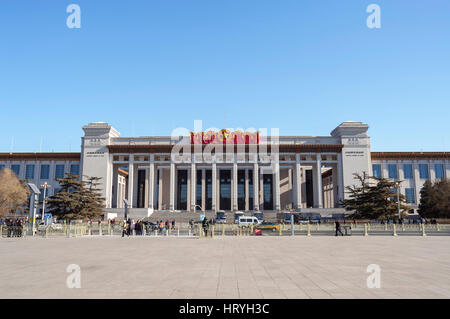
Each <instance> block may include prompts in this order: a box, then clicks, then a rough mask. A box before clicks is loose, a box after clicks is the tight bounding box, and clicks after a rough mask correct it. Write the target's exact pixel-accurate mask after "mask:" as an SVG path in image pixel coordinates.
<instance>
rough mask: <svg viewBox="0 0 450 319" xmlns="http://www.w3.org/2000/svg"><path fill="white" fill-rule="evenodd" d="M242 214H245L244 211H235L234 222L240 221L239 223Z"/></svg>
mask: <svg viewBox="0 0 450 319" xmlns="http://www.w3.org/2000/svg"><path fill="white" fill-rule="evenodd" d="M241 216H244V213H243V212H236V213H234V223H235V224H238V223H239V218H240V217H241Z"/></svg>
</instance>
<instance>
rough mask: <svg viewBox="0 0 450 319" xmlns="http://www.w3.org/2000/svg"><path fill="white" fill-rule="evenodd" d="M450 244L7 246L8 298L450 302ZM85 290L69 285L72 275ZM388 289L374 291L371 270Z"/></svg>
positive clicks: (404, 240)
mask: <svg viewBox="0 0 450 319" xmlns="http://www.w3.org/2000/svg"><path fill="white" fill-rule="evenodd" d="M449 247H450V237H446V236H439V237H419V236H417V237H412V236H407V237H392V236H373V237H370V236H369V237H338V238H335V237H322V236H317V237H315V236H313V237H224V238H220V237H216V238H214V239H210V238H208V239H205V238H203V239H198V238H181V237H180V238H176V237H174V238H170V237H169V238H164V237H156V238H155V237H145V238H142V237H135V238H120V237H116V236H112V237H110V236H103V237H79V238H64V237H61V238H47V239H45V238H30V237H28V238H24V239H11V238H9V239H6V238H3V239H0V256H1V259H0V266H1V273H0V298H164V299H166V298H450V249H449ZM70 264H77V265H79V266H80V269H81V288H80V289H76V288H74V289H69V288H67V285H66V280H67V277H68V276H69V275H70V274H69V273H67V272H66V269H67V266H68V265H70ZM370 264H377V265H379V266H380V267H381V288H379V289H377V288H372V289H369V288H367V284H366V280H367V277H368V276H369V275H370V274H369V273H367V272H366V270H367V266H368V265H370Z"/></svg>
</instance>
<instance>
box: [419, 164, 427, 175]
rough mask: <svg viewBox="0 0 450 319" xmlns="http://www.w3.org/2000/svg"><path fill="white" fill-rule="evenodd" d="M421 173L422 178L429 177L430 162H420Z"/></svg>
mask: <svg viewBox="0 0 450 319" xmlns="http://www.w3.org/2000/svg"><path fill="white" fill-rule="evenodd" d="M419 175H420V178H421V179H428V164H419Z"/></svg>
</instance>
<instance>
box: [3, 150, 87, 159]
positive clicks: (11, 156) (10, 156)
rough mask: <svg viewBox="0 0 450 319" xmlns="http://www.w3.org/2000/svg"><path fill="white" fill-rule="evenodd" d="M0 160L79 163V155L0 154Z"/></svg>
mask: <svg viewBox="0 0 450 319" xmlns="http://www.w3.org/2000/svg"><path fill="white" fill-rule="evenodd" d="M0 160H2V161H5V160H6V161H19V160H28V161H29V160H37V161H43V160H71V161H80V160H81V153H78V152H74V153H69V152H67V153H63V152H57V153H31V152H30V153H0Z"/></svg>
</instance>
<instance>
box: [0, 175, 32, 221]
mask: <svg viewBox="0 0 450 319" xmlns="http://www.w3.org/2000/svg"><path fill="white" fill-rule="evenodd" d="M27 196H28V190H27V188H26V187H25V185H23V184H22V183H21V182H20V180H19V179H18V178H17V176H16V175H15V174H14V173H13V172H12V171H11V170H10V169H8V168H3V169H2V170H0V216H6V215H9V214H10V213H11V212H12V211H15V210H16V209H18V208H21V207H22V206H23V205H24V204H25V203H26V202H27V200H28V198H27Z"/></svg>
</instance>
